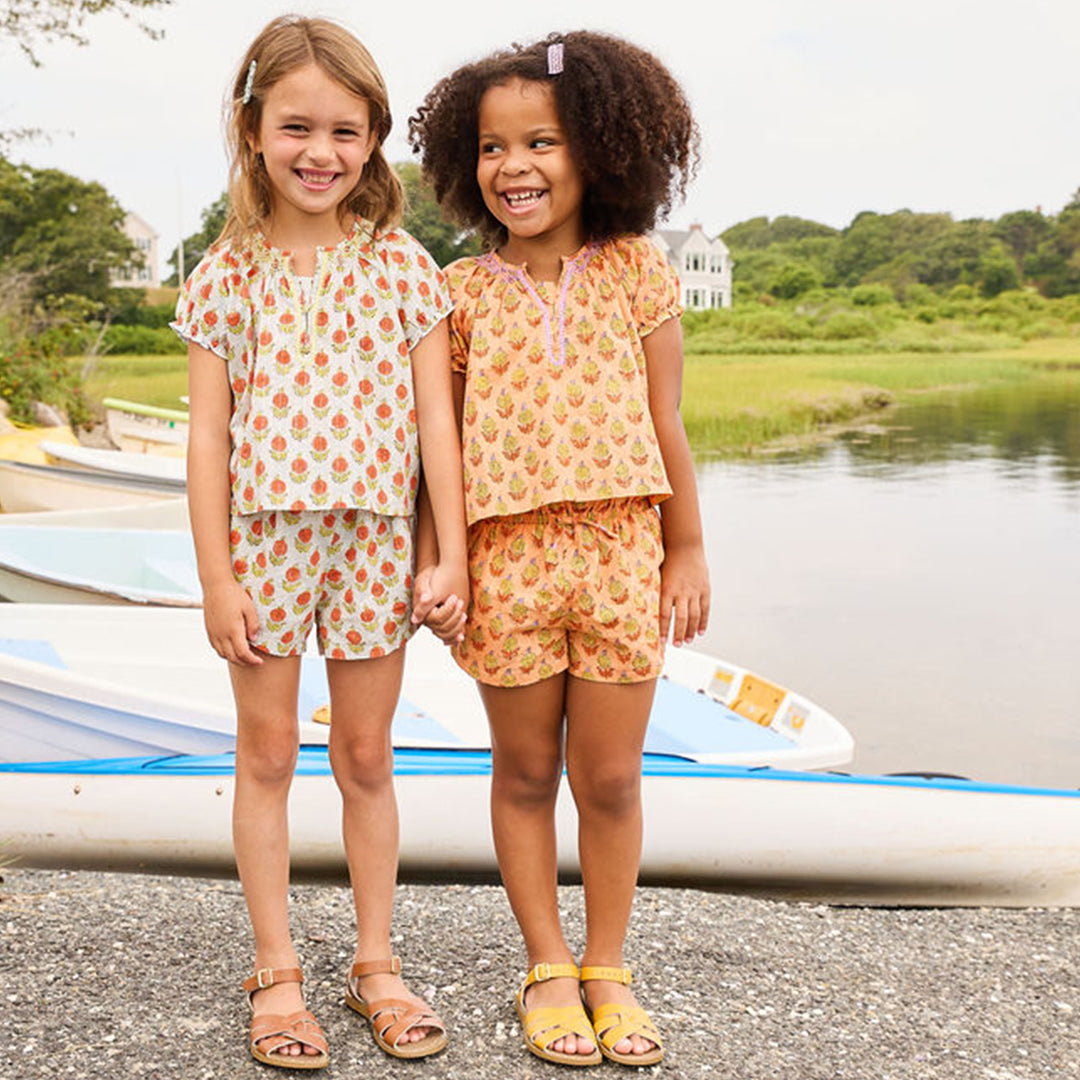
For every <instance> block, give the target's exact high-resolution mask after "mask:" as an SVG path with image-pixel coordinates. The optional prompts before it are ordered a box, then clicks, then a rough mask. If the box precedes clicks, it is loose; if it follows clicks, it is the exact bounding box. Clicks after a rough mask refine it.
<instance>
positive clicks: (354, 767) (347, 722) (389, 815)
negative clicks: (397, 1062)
mask: <svg viewBox="0 0 1080 1080" xmlns="http://www.w3.org/2000/svg"><path fill="white" fill-rule="evenodd" d="M404 663H405V649H404V648H401V649H397V650H396V651H394V652H392V653H390V654H389V655H388V656H381V657H377V658H375V659H371V660H328V661H327V664H326V671H327V678H328V680H329V683H330V701H331V706H330V712H331V723H330V764H331V767H332V768H333V770H334V779H335V780H336V781H337V785H338V788H339V789H340V791H341V798H342V834H343V836H344V840H345V857H346V859H347V860H348V864H349V877H350V880H351V881H352V889H353V902H354V905H355V908H356V956H355V960H356V961H361V960H385V959H389V957H390V955H391V949H390V924H391V920H392V918H393V911H394V891H395V888H396V886H397V868H398V809H397V799H396V798H395V795H394V751H393V744H392V741H391V736H390V726H391V722H392V720H393V718H394V709H395V708H396V707H397V701H398V696H399V694H400V692H401V676H402V672H403V670H404ZM359 990H360V993H361V996H362V997H363V998H364V999H365V1000H368V1001H379V1000H382V999H383V998H398V999H404V1000H406V1001H411V1002H414V1003H415V1004H417V1005H419V1006H425V1003H424V1002H423V1001H422V1000H421V999H420V998H417V997H416V996H415V995H414V994H412V993H410V992H409V991H408V990H407V989H406V987H405V984H404V983H403V982H402V980H401V977H400V976H398V975H367V976H365V977H364V978H362V979H360V980H359ZM430 1030H431V1029H430V1028H413V1030H412V1031H410V1032H409V1033H408V1035H407V1036H406V1038H407V1039H408V1040H409V1041H411V1042H416V1041H419V1040H420V1039H422V1038H424V1037H425V1036H426V1035H427V1034H428V1033H429V1032H430Z"/></svg>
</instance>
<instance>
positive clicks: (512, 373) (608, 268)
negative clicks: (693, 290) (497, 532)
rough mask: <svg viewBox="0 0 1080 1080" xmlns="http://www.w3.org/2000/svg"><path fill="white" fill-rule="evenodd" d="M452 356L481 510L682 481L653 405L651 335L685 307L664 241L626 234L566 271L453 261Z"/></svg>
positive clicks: (658, 495) (474, 515)
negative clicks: (538, 275) (542, 273)
mask: <svg viewBox="0 0 1080 1080" xmlns="http://www.w3.org/2000/svg"><path fill="white" fill-rule="evenodd" d="M447 278H448V281H449V285H450V295H451V299H452V301H453V304H454V310H453V312H452V314H451V317H450V348H451V362H452V365H453V367H454V370H455V371H457V372H460V373H464V375H465V380H466V381H465V407H464V413H463V418H462V426H463V432H462V437H463V450H464V462H465V499H466V510H467V514H468V520H469V522H470V523H472V522H474V521H478V520H480V519H482V518H486V517H492V516H503V515H507V514H516V513H523V512H525V511H528V510H532V509H535V508H537V507H539V506H543V505H546V504H548V503H554V502H590V501H594V500H599V499H610V498H620V497H630V496H649V497H651V498H653V499H654V501H660V500H662V499H663V498H665V497H666V496H668V495H670V494H671V487H670V485H669V483H668V479H667V474H666V472H665V470H664V462H663V458H662V457H661V454H660V448H659V444H658V442H657V438H656V431H655V429H654V427H653V423H652V416H651V414H650V412H649V388H648V380H647V372H646V363H645V350H644V347H643V345H642V339H643V338H645V337H646V336H647V335H648V334H649V333H651V332H652V331H653V330H655V329H656V328H657V327H658V326H660V324H661V323H663V322H665V321H667V320H668V319H672V318H678V317H679V315H680V314H681V313H682V307H681V305H680V303H679V283H678V278H677V276H676V274H675V271H674V270H673V269H672V268H671V266H670V265H669V264H668V262H667V259H666V258H665V257H664V255H663V254H662V253H661V252H660V250H659V249H658V248H657V247H656V245H655V244H653V243H652V241H650V240H648V239H647V238H645V237H641V236H633V237H620V238H616V239H613V240H609V241H607V242H605V243H602V244H595V245H588V246H586V247H585V248H583V249H582V250H581V251H580V252H578V253H577V254H576V255H575V256H574V257H573V258H571V259H568V260H566V261H565V262H564V265H563V269H562V274H561V276H560V279H559V281H558V282H556V283H550V282H536V281H533V280H532V278H531V277H530V276H529V274H528V272H527V270H526V268H525V267H521V266H514V265H511V264H508V263H505V262H503V260H502V259H500V258H499V256H498V255H497V254H495V253H494V252H490V253H488V254H487V255H483V256H480V257H478V258H466V259H459V260H458V261H457V262H455V263H453V264H451V265H450V266H449V267H448V268H447Z"/></svg>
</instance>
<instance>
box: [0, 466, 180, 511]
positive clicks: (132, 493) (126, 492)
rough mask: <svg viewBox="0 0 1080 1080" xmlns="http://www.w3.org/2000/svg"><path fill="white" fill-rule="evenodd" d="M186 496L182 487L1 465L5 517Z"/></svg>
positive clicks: (78, 471) (52, 468) (81, 472)
mask: <svg viewBox="0 0 1080 1080" xmlns="http://www.w3.org/2000/svg"><path fill="white" fill-rule="evenodd" d="M183 494H184V489H183V487H179V488H178V487H177V486H176V485H175V484H165V483H162V482H161V481H157V480H146V479H141V478H139V477H130V476H129V477H125V476H121V475H108V474H105V473H94V472H92V471H90V470H89V469H74V468H71V469H69V468H63V467H61V466H58V465H31V464H28V463H25V462H20V461H0V509H2V510H3V511H4V512H5V513H39V512H42V511H49V510H80V509H100V508H102V507H105V506H133V505H136V504H139V503H151V502H160V501H161V500H162V499H168V498H177V497H178V496H181V495H183Z"/></svg>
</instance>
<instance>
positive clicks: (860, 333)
mask: <svg viewBox="0 0 1080 1080" xmlns="http://www.w3.org/2000/svg"><path fill="white" fill-rule="evenodd" d="M878 335H879V330H878V328H877V325H876V324H875V323H874V320H873V319H871V318H870V317H869V316H868V315H860V314H859V313H858V312H856V311H838V312H836V314H835V315H830V316H829V318H828V319H827V320H826V321H825V322H824V323H823V324H822V325H821V326H820V327H819V328H818V336H819V337H821V338H824V339H825V340H826V341H850V340H851V339H852V338H869V339H871V340H873V339H874V338H876V337H878Z"/></svg>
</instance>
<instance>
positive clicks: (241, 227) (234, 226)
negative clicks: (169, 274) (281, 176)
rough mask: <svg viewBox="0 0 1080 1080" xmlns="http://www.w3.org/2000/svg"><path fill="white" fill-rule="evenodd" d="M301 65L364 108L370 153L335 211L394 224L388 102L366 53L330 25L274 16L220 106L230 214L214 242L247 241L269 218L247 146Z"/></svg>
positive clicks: (263, 185)
mask: <svg viewBox="0 0 1080 1080" xmlns="http://www.w3.org/2000/svg"><path fill="white" fill-rule="evenodd" d="M252 62H254V64H255V70H254V74H253V75H251V74H250V69H251V64H252ZM308 64H315V65H316V66H318V67H319V68H320V69H321V70H322V71H323V72H324V73H325V74H326V75H327V76H329V77H330V78H331V79H333V80H334V81H335V82H337V83H340V84H341V86H342V87H344V88H345V89H346V90H347V91H348V92H349V93H350V94H355V95H356V96H357V97H359V98H363V99H364V100H365V101H366V102H367V104H368V111H369V115H370V122H371V130H372V131H373V132H375V136H376V143H375V150H374V151H373V152H372V154H371V157H370V158H369V159H368V161H367V164H366V165H365V166H364V172H363V175H362V176H361V177H360V180H359V181H358V182H357V185H356V187H355V188H353V190H352V191H351V192H349V194H348V195H347V196H346V197H345V198H344V199H343V200H342V201H341V207H340V209H341V211H342V212H343V213H351V214H355V215H356V216H357V217H362V218H366V219H367V220H369V221H371V222H373V223H374V225H375V228H376V231H380V230H382V229H385V228H388V227H390V226H392V225H395V224H397V223H398V222H399V221H400V220H401V210H402V205H403V202H404V196H403V194H402V188H401V181H400V180H399V179H398V177H397V174H396V173H395V172H394V170H393V169H391V168H390V165H389V163H388V162H387V160H386V157H385V155H384V154H383V152H382V144H383V142H384V141H385V139H386V136H387V135H389V134H390V128H391V125H392V123H393V120H392V118H391V116H390V102H389V98H388V96H387V92H386V83H385V82H384V81H383V77H382V74H381V73H380V71H379V69H378V67H377V66H376V64H375V61H374V60H373V59H372V57H371V54H370V53H369V52H368V51H367V49H365V48H364V46H363V45H362V44H361V43H360V42H359V41H358V40H357V39H356V38H355V37H354V36H353V35H352V34H351V33H350V32H349V31H348V30H346V29H345V28H344V27H343V26H340V25H338V24H337V23H335V22H331V21H330V20H329V19H308V18H304V17H303V16H300V15H281V16H279V17H278V18H276V19H274V20H273V21H272V22H270V23H268V24H267V25H266V26H265V27H264V28H263V30H262V31H261V32H260V34H259V35H258V37H256V38H255V40H254V41H253V42H252V43H251V45H250V46H249V48H248V50H247V52H246V53H245V54H244V59H243V60H242V61H241V63H240V67H239V69H238V70H237V73H236V77H235V78H234V79H233V82H232V86H231V93H230V95H229V97H228V98H227V99H226V102H225V120H226V138H227V141H228V147H229V161H230V165H229V216H228V218H227V219H226V221H225V227H224V228H223V229H222V231H221V236H219V237H218V242H219V243H221V242H222V241H226V240H242V239H246V238H249V237H250V236H251V235H252V234H253V233H255V232H258V230H259V228H260V227H261V225H262V224H263V222H264V221H266V219H267V218H268V217H269V215H270V210H271V199H270V196H271V189H270V181H269V178H268V177H267V175H266V169H265V167H264V166H263V164H262V161H261V160H260V158H259V155H258V154H256V153H255V151H254V150H252V148H251V141H252V139H253V138H254V137H255V136H256V135H257V134H258V131H259V125H260V124H261V123H262V109H263V102H264V101H265V100H266V95H267V93H269V91H270V88H271V87H272V86H273V85H274V84H275V83H276V82H278V81H279V80H280V79H282V78H284V77H285V76H286V75H288V74H290V73H291V72H293V71H296V70H297V69H299V68H302V67H306V66H307V65H308ZM245 97H246V98H247V100H246V101H245Z"/></svg>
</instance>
